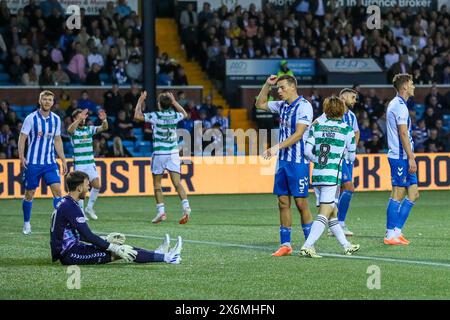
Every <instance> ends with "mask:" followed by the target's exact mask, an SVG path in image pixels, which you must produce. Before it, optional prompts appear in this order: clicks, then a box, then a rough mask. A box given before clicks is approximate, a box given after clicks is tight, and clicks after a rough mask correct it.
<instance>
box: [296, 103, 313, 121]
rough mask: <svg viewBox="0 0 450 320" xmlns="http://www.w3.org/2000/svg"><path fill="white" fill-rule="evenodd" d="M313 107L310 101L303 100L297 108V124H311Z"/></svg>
mask: <svg viewBox="0 0 450 320" xmlns="http://www.w3.org/2000/svg"><path fill="white" fill-rule="evenodd" d="M313 116H314V115H313V109H312V106H311V104H310V103H309V102H308V101H305V102H301V104H300V106H299V107H298V108H297V124H299V123H301V124H306V125H307V126H309V125H310V124H311V122H312V120H313Z"/></svg>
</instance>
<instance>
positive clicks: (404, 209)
mask: <svg viewBox="0 0 450 320" xmlns="http://www.w3.org/2000/svg"><path fill="white" fill-rule="evenodd" d="M412 207H414V202H412V201H411V200H409V199H408V198H405V199H403V201H402V204H401V205H400V209H399V211H398V221H397V223H396V227H397V228H399V229H402V228H403V226H404V225H405V222H406V220H407V219H408V216H409V213H410V212H411V209H412Z"/></svg>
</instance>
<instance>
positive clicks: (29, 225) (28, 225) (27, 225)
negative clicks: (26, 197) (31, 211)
mask: <svg viewBox="0 0 450 320" xmlns="http://www.w3.org/2000/svg"><path fill="white" fill-rule="evenodd" d="M23 225H24V226H25V227H31V224H30V222H29V221H28V222H24V223H23Z"/></svg>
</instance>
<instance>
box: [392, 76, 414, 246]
mask: <svg viewBox="0 0 450 320" xmlns="http://www.w3.org/2000/svg"><path fill="white" fill-rule="evenodd" d="M393 84H394V87H395V90H397V95H396V96H395V97H394V99H392V100H391V102H389V105H388V108H387V111H386V128H387V134H388V136H387V137H388V146H389V151H388V160H389V165H390V167H391V183H392V193H391V198H390V199H389V203H388V207H387V222H386V229H387V230H386V237H385V238H384V244H387V245H408V244H409V241H408V240H407V239H406V238H405V237H404V236H403V234H402V228H403V226H404V225H405V222H406V220H407V219H408V216H409V213H410V211H411V209H412V207H413V206H414V203H415V201H416V200H417V199H418V198H419V190H418V189H417V175H416V171H417V165H416V159H415V157H414V153H413V150H414V148H413V139H412V136H411V119H410V118H409V111H408V108H407V106H406V101H407V100H408V99H409V97H412V96H414V83H413V80H412V76H411V75H409V74H396V75H395V76H394V79H393Z"/></svg>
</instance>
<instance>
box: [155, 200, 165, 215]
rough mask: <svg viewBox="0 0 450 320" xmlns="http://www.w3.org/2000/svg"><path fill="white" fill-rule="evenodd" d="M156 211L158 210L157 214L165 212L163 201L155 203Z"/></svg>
mask: <svg viewBox="0 0 450 320" xmlns="http://www.w3.org/2000/svg"><path fill="white" fill-rule="evenodd" d="M156 211H157V212H158V214H163V213H165V212H166V210H165V209H164V203H157V204H156Z"/></svg>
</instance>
